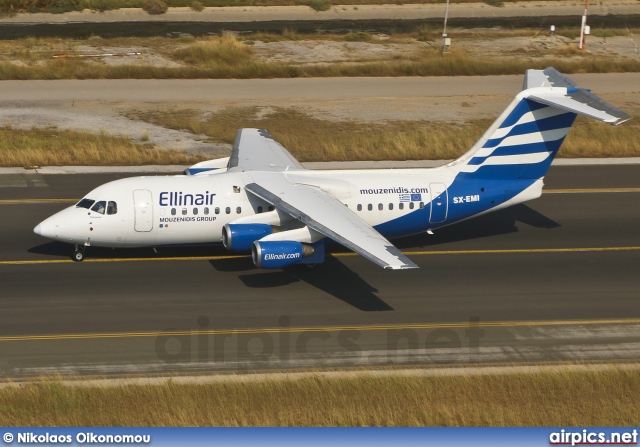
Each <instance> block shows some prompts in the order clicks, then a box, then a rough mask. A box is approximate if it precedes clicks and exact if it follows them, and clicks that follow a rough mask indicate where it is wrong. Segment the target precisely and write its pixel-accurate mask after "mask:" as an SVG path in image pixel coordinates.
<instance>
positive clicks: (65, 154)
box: [0, 127, 202, 166]
mask: <svg viewBox="0 0 640 447" xmlns="http://www.w3.org/2000/svg"><path fill="white" fill-rule="evenodd" d="M200 160H202V158H201V157H193V156H190V155H187V154H184V153H181V152H177V151H164V150H157V149H154V148H153V147H152V146H146V145H145V146H138V145H136V144H134V143H132V142H131V141H130V140H129V139H127V138H124V137H114V136H110V135H107V134H104V133H103V134H99V135H92V134H88V133H82V132H71V131H64V130H56V129H51V130H31V131H24V130H15V129H11V128H6V127H4V128H0V166H34V165H36V166H82V165H97V166H104V165H132V166H135V165H146V164H152V165H153V164H160V165H169V164H188V163H192V162H197V161H200Z"/></svg>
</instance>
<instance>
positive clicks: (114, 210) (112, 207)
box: [107, 202, 118, 214]
mask: <svg viewBox="0 0 640 447" xmlns="http://www.w3.org/2000/svg"><path fill="white" fill-rule="evenodd" d="M107 214H118V204H117V203H116V202H109V203H108V204H107Z"/></svg>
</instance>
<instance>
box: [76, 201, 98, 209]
mask: <svg viewBox="0 0 640 447" xmlns="http://www.w3.org/2000/svg"><path fill="white" fill-rule="evenodd" d="M94 203H96V201H95V200H91V199H82V200H81V201H79V202H78V203H76V206H77V207H79V208H86V209H89V208H91V205H93V204H94Z"/></svg>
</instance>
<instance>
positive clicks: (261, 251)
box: [251, 241, 314, 269]
mask: <svg viewBox="0 0 640 447" xmlns="http://www.w3.org/2000/svg"><path fill="white" fill-rule="evenodd" d="M313 253H314V248H313V247H312V246H311V245H308V244H303V243H302V242H296V241H272V242H270V241H266V242H260V241H255V242H254V243H253V246H252V247H251V258H252V259H253V263H254V264H255V265H256V267H258V268H263V269H280V268H284V267H288V266H290V265H294V264H297V263H299V262H300V261H302V260H303V259H304V258H308V257H309V256H313Z"/></svg>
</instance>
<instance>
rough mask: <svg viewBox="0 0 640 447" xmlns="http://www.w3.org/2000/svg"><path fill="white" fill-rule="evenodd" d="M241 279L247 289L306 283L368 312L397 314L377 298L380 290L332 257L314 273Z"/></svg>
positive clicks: (299, 270)
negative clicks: (392, 312)
mask: <svg viewBox="0 0 640 447" xmlns="http://www.w3.org/2000/svg"><path fill="white" fill-rule="evenodd" d="M249 262H251V261H249ZM254 268H255V267H254ZM239 278H240V281H242V282H243V284H244V285H245V286H247V287H251V288H273V287H284V286H287V285H289V284H292V283H295V282H298V281H304V282H306V283H307V284H309V285H311V286H313V287H315V288H317V289H319V290H322V291H323V292H325V293H328V294H329V295H331V296H334V297H335V298H338V299H339V300H341V301H344V302H345V303H347V304H349V305H350V306H353V307H355V308H356V309H359V310H362V311H365V312H381V311H390V310H394V309H393V308H392V307H391V306H389V305H388V304H387V303H385V302H384V301H383V300H381V299H380V298H379V297H377V296H376V295H375V293H377V292H378V289H376V288H374V287H372V286H371V285H370V284H369V283H367V282H366V281H365V280H363V279H362V278H361V277H360V275H358V274H357V273H355V272H353V271H352V270H351V269H349V268H348V267H346V266H345V265H344V264H343V263H342V262H340V261H339V260H338V259H336V258H334V257H333V256H327V258H326V260H325V262H324V263H323V264H322V265H319V266H318V267H317V268H316V269H313V270H309V269H307V268H306V267H305V266H294V267H290V268H287V269H284V270H278V271H272V272H263V271H261V272H259V273H255V274H246V275H240V276H239Z"/></svg>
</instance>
